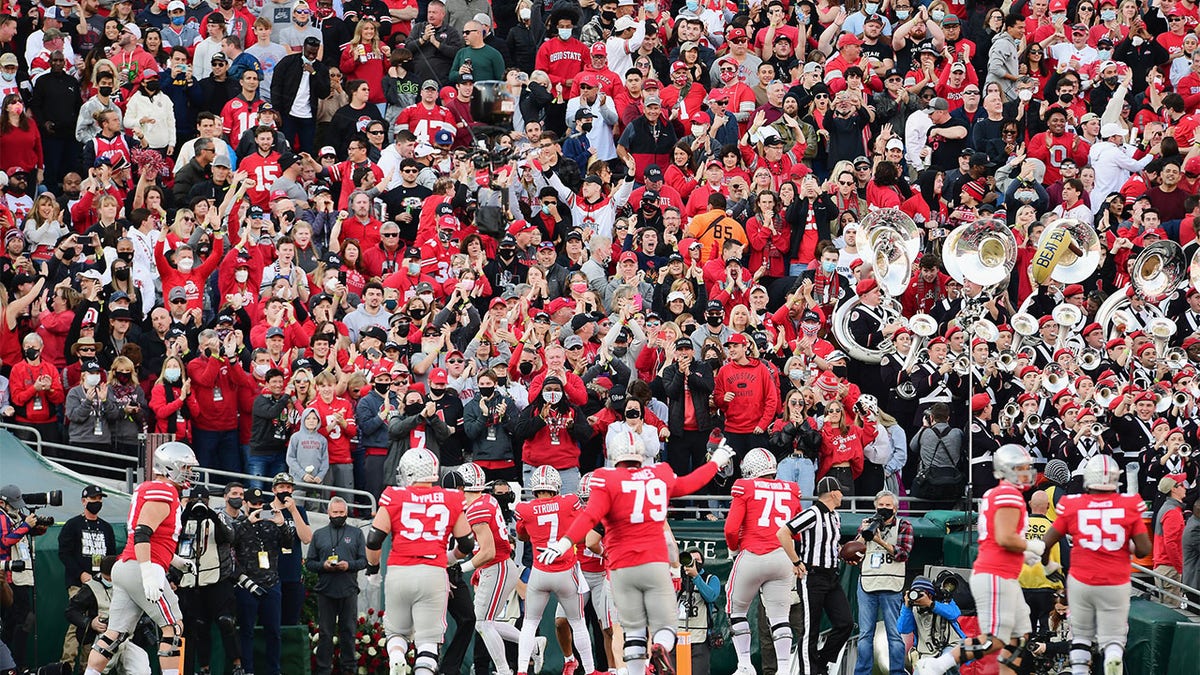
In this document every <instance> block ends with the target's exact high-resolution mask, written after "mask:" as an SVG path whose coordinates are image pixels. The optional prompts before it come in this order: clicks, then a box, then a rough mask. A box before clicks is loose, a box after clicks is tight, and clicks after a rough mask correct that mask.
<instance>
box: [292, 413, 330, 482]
mask: <svg viewBox="0 0 1200 675" xmlns="http://www.w3.org/2000/svg"><path fill="white" fill-rule="evenodd" d="M309 415H316V416H317V419H318V420H319V419H320V417H321V416H320V413H318V412H317V410H316V408H306V409H305V410H304V414H303V415H301V416H300V430H299V431H297V432H296V433H294V434H292V438H291V440H289V441H288V449H287V467H288V472H289V473H291V474H292V475H293V476H295V477H296V478H297V479H299V478H300V477H301V476H303V475H304V474H306V473H308V472H307V471H305V470H304V467H306V466H313V467H316V468H315V469H314V470H313V472H312V475H314V476H316V477H317V478H320V479H322V480H324V478H325V474H326V473H328V472H329V442H328V441H326V440H325V437H324V436H322V435H321V434H319V433H317V432H315V431H309V430H308V429H306V428H305V427H304V419H305V418H307V417H308V416H309ZM317 428H318V429H319V428H320V427H319V426H318V427H317Z"/></svg>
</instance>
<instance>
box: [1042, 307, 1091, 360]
mask: <svg viewBox="0 0 1200 675" xmlns="http://www.w3.org/2000/svg"><path fill="white" fill-rule="evenodd" d="M1050 316H1051V317H1052V318H1053V319H1054V323H1056V324H1058V339H1057V340H1055V341H1054V347H1055V349H1059V348H1061V347H1062V346H1063V345H1064V344H1066V342H1067V337H1068V336H1069V335H1070V334H1071V329H1072V328H1074V327H1075V325H1076V324H1077V323H1079V319H1081V318H1082V317H1083V314H1082V313H1081V312H1080V311H1079V308H1078V307H1076V306H1075V305H1072V304H1069V303H1066V302H1063V303H1059V305H1058V306H1057V307H1055V308H1054V311H1053V312H1051V313H1050Z"/></svg>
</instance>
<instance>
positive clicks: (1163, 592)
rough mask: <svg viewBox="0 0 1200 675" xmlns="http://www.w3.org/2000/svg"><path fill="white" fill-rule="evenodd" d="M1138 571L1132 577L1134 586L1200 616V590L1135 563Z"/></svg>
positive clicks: (1160, 601) (1150, 595)
mask: <svg viewBox="0 0 1200 675" xmlns="http://www.w3.org/2000/svg"><path fill="white" fill-rule="evenodd" d="M1133 569H1134V570H1135V571H1136V573H1135V574H1134V575H1133V578H1132V579H1131V583H1132V585H1133V588H1134V589H1135V590H1137V591H1140V592H1141V593H1143V594H1145V596H1146V597H1148V598H1150V599H1152V600H1157V601H1158V602H1159V603H1161V604H1163V605H1166V606H1168V607H1170V608H1172V609H1178V610H1181V611H1184V612H1187V613H1188V614H1190V615H1192V616H1193V617H1197V616H1200V590H1197V589H1195V588H1192V587H1191V586H1188V585H1187V584H1185V583H1183V582H1182V581H1176V580H1174V579H1172V578H1171V577H1168V576H1164V575H1162V574H1159V573H1158V572H1155V571H1154V570H1152V569H1150V568H1149V567H1146V566H1144V565H1139V564H1137V563H1134V564H1133Z"/></svg>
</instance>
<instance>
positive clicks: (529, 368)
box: [517, 361, 533, 375]
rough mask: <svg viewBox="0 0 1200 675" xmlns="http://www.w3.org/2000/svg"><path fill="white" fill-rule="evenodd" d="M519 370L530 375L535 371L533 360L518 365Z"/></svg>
mask: <svg viewBox="0 0 1200 675" xmlns="http://www.w3.org/2000/svg"><path fill="white" fill-rule="evenodd" d="M517 370H519V371H521V374H522V375H528V374H530V373H532V372H533V362H532V361H525V362H523V363H521V364H520V365H519V366H517Z"/></svg>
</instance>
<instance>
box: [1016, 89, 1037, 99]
mask: <svg viewBox="0 0 1200 675" xmlns="http://www.w3.org/2000/svg"><path fill="white" fill-rule="evenodd" d="M1017 98H1019V99H1021V100H1022V101H1032V100H1033V90H1032V89H1022V90H1021V91H1018V92H1017Z"/></svg>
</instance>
